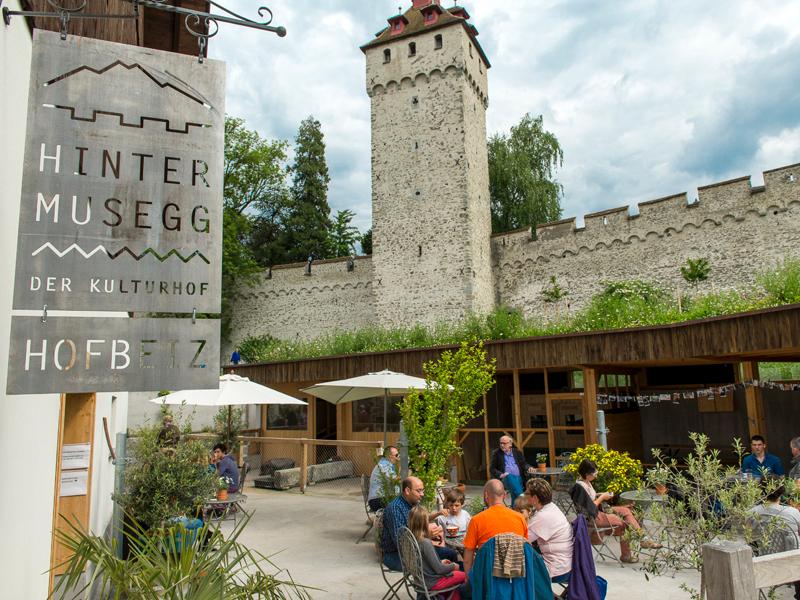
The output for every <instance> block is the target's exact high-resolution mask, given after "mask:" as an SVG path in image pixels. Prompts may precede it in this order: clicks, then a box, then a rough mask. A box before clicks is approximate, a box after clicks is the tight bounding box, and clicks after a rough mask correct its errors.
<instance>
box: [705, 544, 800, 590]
mask: <svg viewBox="0 0 800 600" xmlns="http://www.w3.org/2000/svg"><path fill="white" fill-rule="evenodd" d="M702 579H703V584H702V585H703V586H704V587H705V590H706V598H707V599H708V600H754V599H755V598H758V590H759V589H761V588H769V587H773V586H777V585H784V584H787V583H792V582H794V581H798V580H800V550H790V551H789V552H777V553H775V554H767V555H766V556H758V557H756V558H753V550H752V548H750V546H748V545H747V544H745V543H744V542H728V541H723V542H717V543H713V544H705V545H703V575H702Z"/></svg>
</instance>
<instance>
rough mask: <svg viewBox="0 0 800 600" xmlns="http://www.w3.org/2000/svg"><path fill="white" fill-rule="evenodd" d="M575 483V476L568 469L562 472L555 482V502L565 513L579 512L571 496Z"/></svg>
mask: <svg viewBox="0 0 800 600" xmlns="http://www.w3.org/2000/svg"><path fill="white" fill-rule="evenodd" d="M573 485H575V477H574V476H572V475H570V474H569V473H567V472H566V471H565V472H563V473H560V474H559V475H558V477H556V480H555V481H554V482H553V502H554V503H555V505H556V506H558V508H560V509H561V512H563V513H564V514H565V515H569V514H570V513H573V514H577V512H578V511H577V510H576V508H575V503H574V502H573V501H572V497H571V496H570V491H571V490H572V486H573Z"/></svg>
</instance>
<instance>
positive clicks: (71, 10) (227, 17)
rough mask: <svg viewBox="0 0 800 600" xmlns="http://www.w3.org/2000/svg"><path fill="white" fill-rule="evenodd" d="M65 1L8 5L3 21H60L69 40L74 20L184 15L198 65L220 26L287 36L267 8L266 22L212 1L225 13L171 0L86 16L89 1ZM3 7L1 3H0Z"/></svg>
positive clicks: (133, 0)
mask: <svg viewBox="0 0 800 600" xmlns="http://www.w3.org/2000/svg"><path fill="white" fill-rule="evenodd" d="M62 1H63V0H47V4H49V5H50V6H51V7H52V8H53V10H52V11H29V10H11V9H9V8H8V7H7V6H4V7H3V21H4V22H5V24H6V26H8V25H10V24H11V17H13V16H21V17H36V18H43V19H58V20H59V21H61V28H60V33H61V39H62V40H66V39H67V30H68V27H69V22H70V21H71V20H72V19H138V18H139V7H140V6H144V7H146V8H151V9H154V10H161V11H165V12H171V13H175V14H178V15H182V16H184V21H183V22H184V26H185V27H186V31H188V32H189V33H190V34H191V35H193V36H194V37H196V38H197V46H198V48H199V54H198V57H197V60H198V62H201V63H202V62H203V57H204V56H205V54H206V47H207V46H208V39H209V38H212V37H214V36H215V35H217V33H218V32H219V24H220V23H230V24H231V25H238V26H240V27H249V28H251V29H258V30H260V31H269V32H271V33H274V34H276V35H277V36H278V37H284V36H285V35H286V28H285V27H275V26H273V25H272V20H273V15H272V11H271V10H270V9H269V8H267V7H266V6H260V7H259V8H258V11H257V12H258V16H259V17H260V18H261V19H265V20H264V21H260V22H259V21H254V20H252V19H248V18H246V17H243V16H241V15H239V14H236V13H235V12H233V11H231V10H229V9H227V8H225V7H224V6H222V5H221V4H218V3H216V2H214V1H213V0H207V2H208V4H209V5H211V6H213V7H214V8H216V9H218V10H220V11H222V12H223V13H226V14H220V13H219V12H216V13H211V12H203V11H198V10H191V9H188V8H183V7H182V6H175V5H173V4H170V0H124V1H125V2H127V3H129V4H131V5H132V8H133V13H131V14H95V13H85V12H83V11H84V10H85V9H86V3H87V0H82V1H81V3H80V4H78V5H77V6H73V7H66V6H62V5H61V4H59V2H62ZM0 4H2V0H0Z"/></svg>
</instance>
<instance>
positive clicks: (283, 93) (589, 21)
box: [210, 0, 800, 230]
mask: <svg viewBox="0 0 800 600" xmlns="http://www.w3.org/2000/svg"><path fill="white" fill-rule="evenodd" d="M264 3H266V4H267V5H268V6H269V7H270V8H271V9H272V10H273V12H274V15H275V18H274V21H273V24H275V25H283V26H285V27H286V28H287V30H288V32H289V33H288V35H287V37H285V38H278V37H277V36H275V35H274V34H270V33H264V32H258V31H254V30H244V29H242V28H239V27H234V26H230V25H223V26H222V27H221V31H220V33H219V35H218V36H217V37H216V38H214V39H213V40H212V42H211V44H210V49H211V56H212V57H213V58H220V59H222V60H225V61H226V62H227V63H228V86H227V87H228V94H227V103H228V105H227V111H228V114H230V115H235V116H239V117H243V118H244V119H245V120H246V121H247V123H248V125H249V126H250V127H251V128H254V129H257V130H258V131H259V132H260V133H261V134H262V135H263V136H266V137H270V138H281V139H289V140H291V139H292V138H293V137H294V135H295V133H296V131H297V126H298V125H299V123H300V121H301V120H302V119H303V118H305V117H306V116H308V115H310V114H313V115H314V116H315V117H316V118H317V119H319V120H320V121H321V123H322V127H323V132H324V134H325V140H326V143H327V160H328V166H329V168H330V172H331V185H330V193H329V201H330V204H331V207H332V210H333V211H336V210H338V209H343V208H349V209H351V210H353V211H355V212H356V214H357V217H356V219H355V224H356V225H357V226H359V228H360V229H362V230H366V229H367V228H368V227H369V226H370V221H371V207H370V132H369V123H370V115H369V101H368V98H367V96H366V93H365V83H364V57H363V54H362V53H361V51H360V50H359V49H358V47H359V45H361V44H363V43H365V42H367V41H369V40H370V39H372V37H373V36H374V34H375V33H376V32H378V31H379V30H380V29H381V28H382V27H384V26H385V25H386V18H387V17H389V16H391V15H393V14H396V12H397V7H398V5H400V4H401V3H402V6H403V10H405V9H406V8H408V7H409V6H410V5H411V1H410V0H274V1H273V2H268V1H266V2H262V3H256V2H254V1H252V0H227V1H225V2H224V4H225V5H226V6H227V7H229V8H231V9H232V10H235V11H237V12H239V13H240V14H242V15H243V16H246V17H250V18H256V17H257V14H256V7H257V6H259V4H264ZM452 3H453V2H452V0H443V6H451V5H452ZM461 4H462V5H463V6H466V8H467V9H468V10H469V12H470V14H471V16H472V23H474V24H475V26H476V27H477V28H478V30H479V31H480V36H479V37H478V39H479V41H480V42H481V44H482V45H483V47H484V49H485V51H486V53H487V55H488V57H489V60H490V61H491V62H492V69H491V70H490V71H489V111H488V114H487V119H488V131H489V133H490V134H491V133H495V132H506V131H508V129H509V128H510V127H511V126H512V125H514V124H515V123H517V122H518V121H519V119H520V118H521V117H522V116H523V115H524V114H525V113H526V112H530V113H532V114H534V115H538V114H542V115H543V116H544V123H545V127H546V128H547V129H549V130H550V131H552V132H553V133H555V134H556V136H557V137H558V139H559V141H560V142H561V145H562V148H563V149H564V166H563V168H562V169H561V170H560V172H559V175H558V177H559V180H560V181H561V183H562V184H563V186H564V199H563V208H564V216H565V217H566V216H573V215H575V216H579V217H580V216H581V215H583V214H584V213H588V212H593V211H596V210H602V209H605V208H612V207H615V206H621V205H625V204H635V203H636V202H640V201H644V200H650V199H654V198H659V197H662V196H667V195H671V194H674V193H678V192H683V191H687V192H689V194H690V196H691V198H694V195H695V188H696V187H697V186H699V185H705V184H708V183H713V182H716V181H722V180H724V179H729V178H733V177H738V176H742V175H752V177H753V184H754V185H758V184H760V183H762V176H761V172H762V171H764V170H768V169H772V168H776V167H779V166H784V165H787V164H792V163H797V162H800V2H798V1H797V0H702V1H701V2H697V0H635V1H634V0H631V1H624V0H604V1H600V2H598V1H597V0H507V1H505V2H500V1H499V0H463V1H462V2H461Z"/></svg>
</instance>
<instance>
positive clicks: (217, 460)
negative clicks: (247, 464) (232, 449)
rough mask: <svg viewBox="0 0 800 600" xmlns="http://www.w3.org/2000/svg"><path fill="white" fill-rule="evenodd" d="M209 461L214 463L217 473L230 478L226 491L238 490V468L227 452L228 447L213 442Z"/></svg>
mask: <svg viewBox="0 0 800 600" xmlns="http://www.w3.org/2000/svg"><path fill="white" fill-rule="evenodd" d="M211 463H212V464H213V465H216V468H217V475H219V476H220V477H227V478H228V479H229V480H230V482H231V483H230V484H229V485H228V491H229V492H231V493H233V492H238V491H239V468H238V467H237V466H236V461H235V460H234V458H233V457H232V456H231V455H230V454H228V447H227V446H226V445H225V444H215V445H214V451H213V455H212V458H211Z"/></svg>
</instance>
